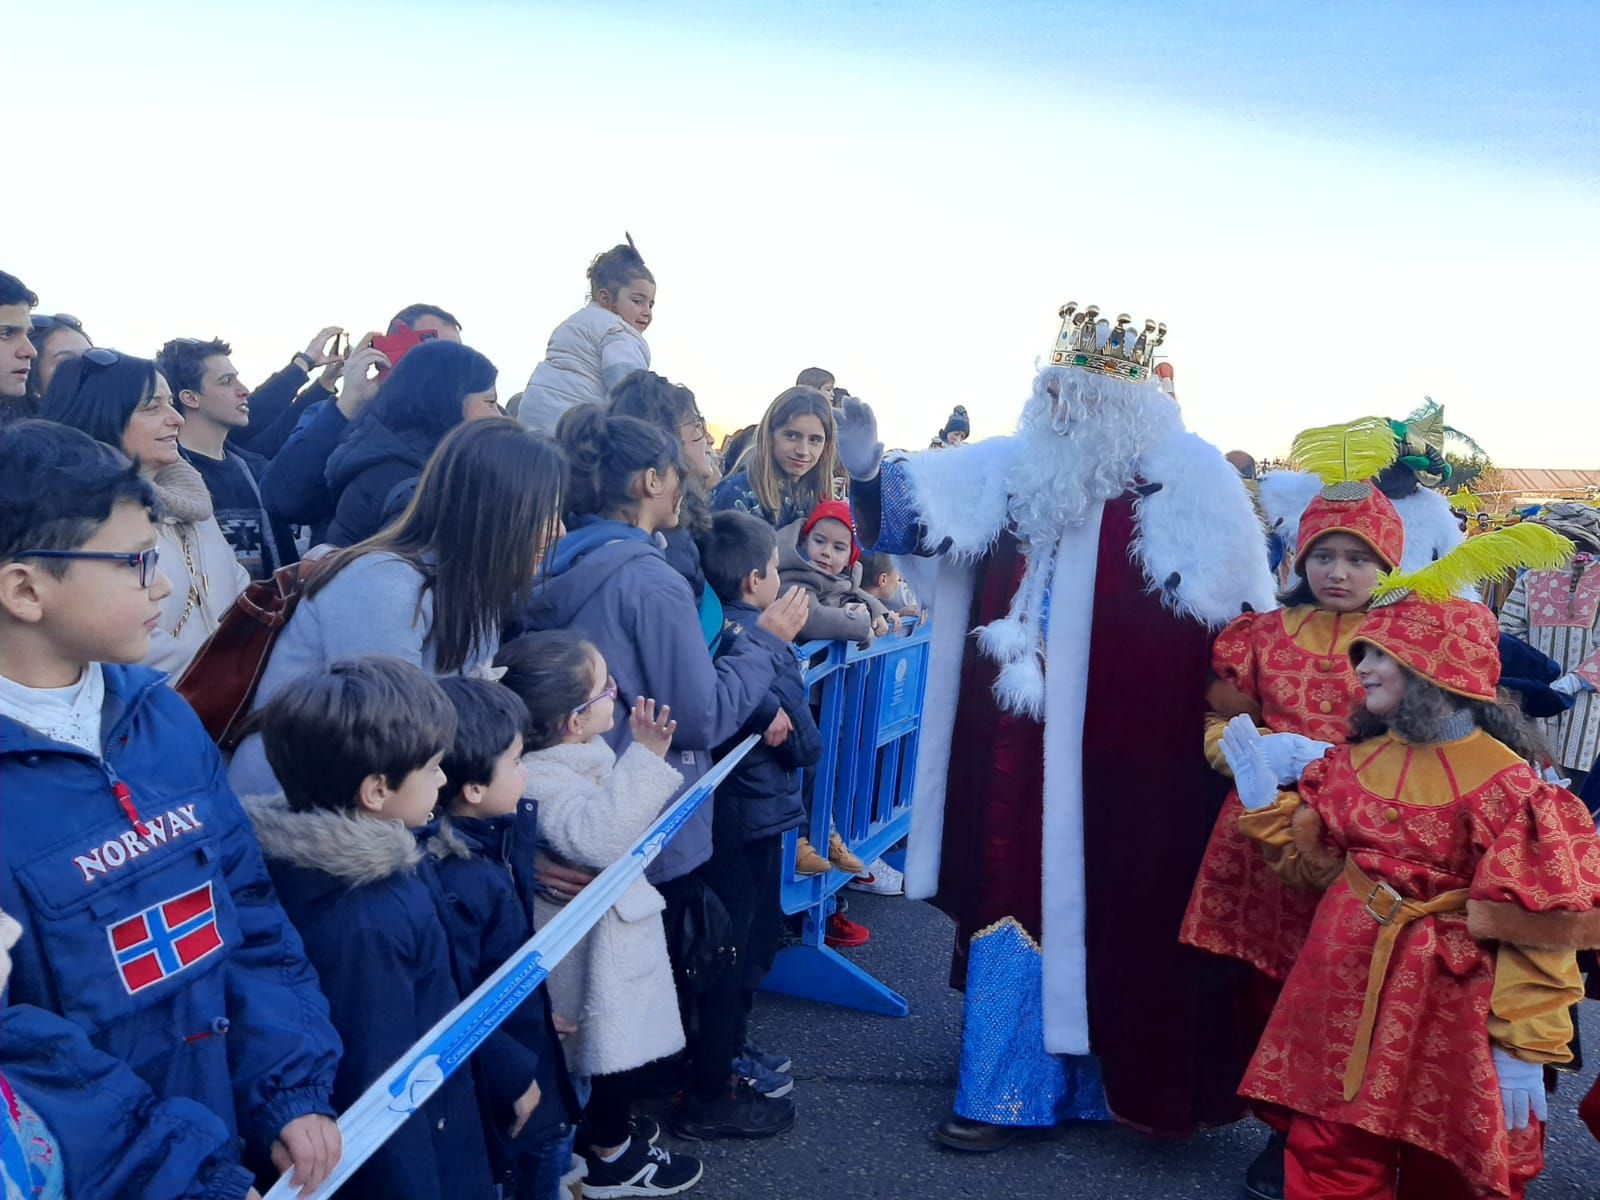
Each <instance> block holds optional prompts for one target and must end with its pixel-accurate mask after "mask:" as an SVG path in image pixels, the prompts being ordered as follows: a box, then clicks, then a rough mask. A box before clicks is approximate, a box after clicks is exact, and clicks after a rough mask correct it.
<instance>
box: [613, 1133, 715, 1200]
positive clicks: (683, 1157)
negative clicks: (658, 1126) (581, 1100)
mask: <svg viewBox="0 0 1600 1200" xmlns="http://www.w3.org/2000/svg"><path fill="white" fill-rule="evenodd" d="M584 1162H585V1163H586V1164H587V1166H588V1168H589V1173H588V1175H587V1176H585V1177H584V1180H583V1194H584V1196H585V1197H586V1198H587V1200H608V1198H609V1197H613V1196H676V1195H677V1194H678V1193H679V1192H686V1191H688V1190H689V1189H690V1188H692V1187H693V1186H694V1185H695V1184H697V1183H699V1182H700V1176H701V1175H703V1174H704V1173H705V1168H704V1167H702V1166H701V1165H700V1160H699V1159H698V1158H695V1157H694V1156H693V1155H692V1154H680V1155H678V1156H677V1157H676V1158H674V1157H673V1156H672V1155H670V1154H668V1153H667V1152H666V1151H665V1150H663V1149H661V1147H659V1146H652V1145H651V1144H650V1143H649V1142H647V1141H643V1140H642V1139H640V1138H637V1137H635V1138H632V1139H631V1140H630V1141H629V1142H628V1148H627V1149H626V1150H624V1151H623V1152H622V1157H620V1158H618V1159H617V1161H616V1162H605V1161H604V1160H603V1159H601V1158H600V1157H599V1156H598V1155H597V1154H595V1153H594V1152H593V1151H590V1152H589V1153H588V1154H586V1155H584Z"/></svg>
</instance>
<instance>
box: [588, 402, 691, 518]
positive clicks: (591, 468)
mask: <svg viewBox="0 0 1600 1200" xmlns="http://www.w3.org/2000/svg"><path fill="white" fill-rule="evenodd" d="M556 441H557V442H559V443H560V445H561V448H562V450H564V451H565V452H566V456H567V461H568V462H569V463H570V464H571V483H570V487H569V490H568V493H567V511H568V512H570V513H572V514H573V515H574V516H599V517H608V516H611V515H612V514H613V513H623V514H628V515H631V514H633V513H634V512H636V511H637V510H638V505H639V496H638V493H637V488H636V483H637V480H638V478H639V476H640V475H642V474H643V473H644V472H646V471H648V470H651V469H652V468H654V469H655V470H657V471H660V472H663V473H664V472H665V471H666V470H667V468H668V467H675V468H677V471H678V474H679V475H680V476H681V475H682V474H683V452H682V450H681V449H680V447H679V444H678V439H677V438H676V437H675V436H674V437H668V436H667V435H666V434H665V433H663V432H662V431H661V430H659V429H657V428H656V427H655V426H654V425H650V424H647V423H645V422H644V421H641V420H639V419H638V418H637V417H610V416H607V415H606V413H605V410H604V409H602V408H600V407H599V405H595V404H580V405H579V406H578V407H577V408H572V409H568V410H567V411H566V412H564V413H562V414H561V420H560V421H558V422H557V423H556Z"/></svg>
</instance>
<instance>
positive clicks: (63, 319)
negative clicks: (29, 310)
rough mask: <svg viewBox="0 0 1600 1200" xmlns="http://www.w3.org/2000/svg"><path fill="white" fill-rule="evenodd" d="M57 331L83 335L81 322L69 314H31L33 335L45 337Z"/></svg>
mask: <svg viewBox="0 0 1600 1200" xmlns="http://www.w3.org/2000/svg"><path fill="white" fill-rule="evenodd" d="M57 329H71V330H74V331H75V332H77V333H83V322H82V321H80V320H78V318H77V317H75V316H73V315H72V314H71V313H56V314H54V315H53V316H47V315H46V314H44V313H34V314H33V332H34V333H36V334H39V335H40V336H46V337H47V336H49V335H50V334H51V333H54V332H55V331H56V330H57ZM84 336H85V337H87V336H88V335H87V334H84Z"/></svg>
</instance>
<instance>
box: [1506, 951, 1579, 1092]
mask: <svg viewBox="0 0 1600 1200" xmlns="http://www.w3.org/2000/svg"><path fill="white" fill-rule="evenodd" d="M1582 999H1583V976H1582V975H1581V974H1579V972H1578V958H1577V955H1576V954H1574V953H1573V952H1572V951H1571V950H1547V949H1542V948H1539V947H1534V946H1515V945H1512V944H1511V943H1510V942H1501V943H1500V945H1499V949H1498V952H1497V954H1496V957H1495V967H1494V992H1493V994H1492V995H1491V997H1490V1000H1489V1036H1490V1037H1491V1038H1493V1039H1494V1040H1495V1041H1496V1042H1499V1043H1500V1045H1502V1046H1504V1047H1505V1048H1506V1049H1507V1050H1509V1051H1511V1052H1512V1053H1513V1054H1515V1055H1516V1056H1517V1057H1518V1058H1520V1059H1522V1060H1523V1061H1524V1062H1531V1063H1564V1062H1570V1061H1572V1048H1571V1042H1572V1006H1573V1005H1574V1004H1576V1003H1577V1002H1578V1001H1580V1000H1582Z"/></svg>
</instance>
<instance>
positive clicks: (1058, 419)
mask: <svg viewBox="0 0 1600 1200" xmlns="http://www.w3.org/2000/svg"><path fill="white" fill-rule="evenodd" d="M1063 426H1064V428H1062V427H1063ZM1182 428H1183V419H1182V417H1181V416H1180V415H1179V412H1178V406H1177V404H1176V403H1175V402H1174V401H1173V400H1172V399H1171V397H1169V396H1167V395H1166V394H1165V393H1164V392H1162V391H1161V390H1160V389H1159V388H1157V387H1156V386H1155V385H1154V384H1148V383H1129V382H1127V381H1125V380H1121V379H1112V378H1110V377H1109V376H1105V375H1094V374H1091V373H1089V372H1087V371H1080V370H1075V369H1072V368H1068V367H1046V368H1044V369H1043V370H1042V371H1040V372H1039V374H1038V376H1037V377H1036V378H1035V379H1034V382H1033V397H1032V399H1030V400H1029V401H1028V404H1027V407H1026V408H1024V409H1023V412H1022V421H1021V424H1020V425H1019V426H1018V429H1017V437H1018V439H1019V441H1020V442H1021V443H1022V445H1021V450H1020V453H1019V454H1018V455H1017V459H1016V462H1015V465H1014V466H1012V468H1011V472H1010V474H1009V475H1008V476H1007V477H1006V492H1007V494H1008V495H1009V496H1010V497H1011V500H1010V513H1011V519H1012V520H1013V521H1014V522H1016V526H1017V534H1018V536H1019V537H1020V538H1021V540H1022V542H1023V545H1024V547H1025V548H1026V551H1027V552H1028V553H1032V549H1033V547H1036V546H1054V545H1055V544H1056V542H1057V541H1059V540H1060V538H1061V534H1062V532H1063V531H1065V530H1066V529H1068V528H1070V527H1071V526H1073V525H1079V524H1082V522H1083V520H1084V518H1085V517H1086V516H1087V515H1088V513H1089V508H1090V505H1092V504H1097V503H1100V502H1102V501H1105V500H1109V499H1111V498H1112V497H1114V496H1119V495H1121V494H1122V493H1123V492H1124V491H1125V490H1126V489H1127V488H1128V487H1129V485H1130V484H1132V483H1133V482H1134V478H1135V474H1136V472H1137V470H1138V465H1139V459H1140V457H1141V456H1142V455H1143V454H1144V452H1145V450H1146V449H1147V448H1148V447H1150V446H1151V445H1152V444H1153V443H1155V442H1156V441H1157V440H1158V439H1160V438H1162V437H1165V436H1167V435H1169V434H1172V433H1176V432H1178V431H1180V430H1181V429H1182Z"/></svg>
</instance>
